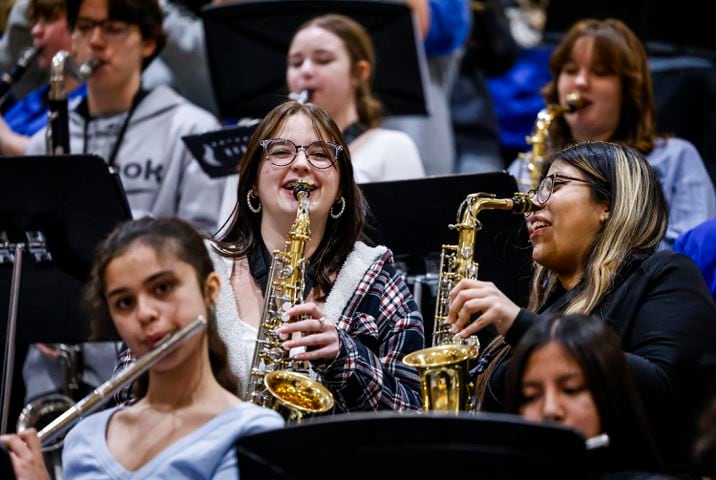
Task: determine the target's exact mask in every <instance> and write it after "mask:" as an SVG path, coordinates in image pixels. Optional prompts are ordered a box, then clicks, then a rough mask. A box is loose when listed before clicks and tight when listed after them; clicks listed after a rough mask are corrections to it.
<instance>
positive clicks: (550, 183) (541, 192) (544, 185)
mask: <svg viewBox="0 0 716 480" xmlns="http://www.w3.org/2000/svg"><path fill="white" fill-rule="evenodd" d="M568 182H580V183H586V184H588V185H591V184H592V182H590V181H588V180H584V179H581V178H575V177H568V176H567V175H560V174H557V173H555V174H553V175H547V176H546V177H544V178H543V179H542V181H541V182H539V185H537V190H532V191H531V192H530V194H531V196H532V198H533V199H534V200H535V203H537V204H539V205H540V206H544V205H545V204H546V203H547V200H549V198H550V197H551V196H552V192H553V191H554V186H555V185H558V186H559V185H564V184H565V183H568Z"/></svg>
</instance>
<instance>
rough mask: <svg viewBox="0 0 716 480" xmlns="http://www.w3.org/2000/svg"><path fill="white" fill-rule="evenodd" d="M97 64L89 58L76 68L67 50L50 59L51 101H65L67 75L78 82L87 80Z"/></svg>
mask: <svg viewBox="0 0 716 480" xmlns="http://www.w3.org/2000/svg"><path fill="white" fill-rule="evenodd" d="M98 65H99V62H98V61H97V60H96V59H94V58H90V59H89V60H87V61H86V62H84V63H83V64H82V65H80V66H77V64H76V63H75V61H74V59H73V58H72V56H71V55H70V52H68V51H67V50H60V51H59V52H57V53H56V54H55V55H54V56H53V57H52V62H51V64H50V92H49V98H50V99H51V100H65V99H66V98H67V89H66V85H65V83H66V79H67V74H68V73H69V74H70V75H71V76H72V77H73V78H75V79H76V80H78V81H80V82H84V81H85V80H87V79H88V78H89V77H90V76H91V75H92V73H93V72H94V70H95V69H96V68H97V66H98Z"/></svg>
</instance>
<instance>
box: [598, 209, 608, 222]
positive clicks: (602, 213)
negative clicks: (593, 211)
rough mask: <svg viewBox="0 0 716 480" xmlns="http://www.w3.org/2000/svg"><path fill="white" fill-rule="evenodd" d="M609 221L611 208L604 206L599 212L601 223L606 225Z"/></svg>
mask: <svg viewBox="0 0 716 480" xmlns="http://www.w3.org/2000/svg"><path fill="white" fill-rule="evenodd" d="M608 219H609V206H608V205H602V207H601V208H600V210H599V223H601V224H604V222H606V221H607V220H608Z"/></svg>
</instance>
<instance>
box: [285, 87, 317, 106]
mask: <svg viewBox="0 0 716 480" xmlns="http://www.w3.org/2000/svg"><path fill="white" fill-rule="evenodd" d="M312 93H313V92H312V91H311V90H309V89H307V88H304V89H303V90H301V91H300V92H298V93H293V92H291V93H289V94H288V98H290V99H291V100H296V101H297V102H298V103H300V104H301V105H303V104H306V103H308V102H309V101H310V100H311V94H312Z"/></svg>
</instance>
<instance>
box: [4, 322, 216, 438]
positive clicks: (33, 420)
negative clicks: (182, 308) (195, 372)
mask: <svg viewBox="0 0 716 480" xmlns="http://www.w3.org/2000/svg"><path fill="white" fill-rule="evenodd" d="M206 326H207V320H206V318H204V316H202V315H199V316H198V317H197V318H196V319H194V320H193V321H192V322H191V323H189V324H187V325H185V326H184V327H183V328H181V329H179V330H177V331H175V332H174V333H172V334H170V335H168V336H167V337H166V338H164V339H163V340H162V341H161V342H160V343H159V344H157V345H156V346H155V347H154V348H153V349H152V350H151V351H149V352H147V353H146V354H144V355H142V356H141V357H139V358H138V359H137V360H136V361H135V362H134V363H133V364H131V365H130V366H128V367H126V368H125V369H124V370H122V371H121V372H120V373H118V374H117V375H115V376H114V377H113V378H111V379H109V380H107V381H106V382H104V383H103V384H102V385H100V386H99V387H97V388H95V389H94V391H93V392H92V393H90V394H89V395H87V396H86V397H84V398H83V399H82V400H80V401H79V402H77V403H76V404H74V405H73V406H71V407H70V408H68V409H67V410H65V411H64V413H62V414H61V415H59V416H58V417H56V418H54V419H53V420H51V421H49V422H48V420H50V419H49V418H48V417H49V415H48V414H51V413H53V411H54V410H52V409H48V405H47V404H46V403H44V402H41V403H36V402H33V403H30V404H28V405H27V406H26V407H25V408H24V409H23V410H22V413H20V417H19V418H18V421H17V431H18V432H21V431H23V430H27V429H28V428H36V429H38V430H39V431H38V433H37V436H38V437H40V442H41V443H42V445H43V447H44V446H48V445H52V444H53V443H54V442H57V441H58V439H59V438H60V437H61V436H62V434H64V433H65V432H67V430H68V429H69V428H70V427H72V426H73V425H74V424H75V422H77V421H78V420H80V419H82V418H84V417H85V416H87V415H88V414H90V413H92V412H94V411H95V410H97V409H98V408H99V407H100V406H102V405H103V404H104V403H106V402H107V401H108V400H110V399H111V398H112V395H113V394H114V392H116V391H117V390H119V389H120V388H122V387H124V386H125V385H127V384H129V383H131V382H133V381H134V380H136V379H137V378H138V377H139V376H140V375H142V374H143V373H144V372H146V371H147V370H149V369H150V368H152V367H153V366H154V365H155V364H156V363H157V362H158V361H159V360H161V359H162V358H164V357H166V356H167V355H168V354H170V353H171V352H173V351H174V350H175V349H176V348H177V347H178V346H180V345H181V344H183V343H184V342H186V341H187V340H189V339H190V338H192V337H193V336H194V335H196V334H198V333H199V332H201V331H203V330H205V329H206Z"/></svg>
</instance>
